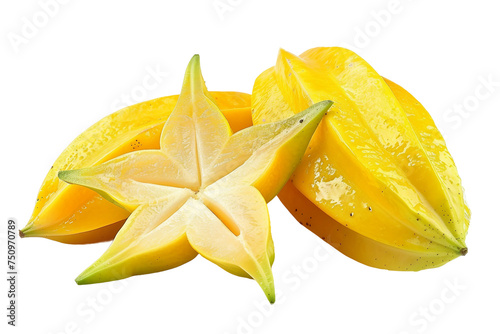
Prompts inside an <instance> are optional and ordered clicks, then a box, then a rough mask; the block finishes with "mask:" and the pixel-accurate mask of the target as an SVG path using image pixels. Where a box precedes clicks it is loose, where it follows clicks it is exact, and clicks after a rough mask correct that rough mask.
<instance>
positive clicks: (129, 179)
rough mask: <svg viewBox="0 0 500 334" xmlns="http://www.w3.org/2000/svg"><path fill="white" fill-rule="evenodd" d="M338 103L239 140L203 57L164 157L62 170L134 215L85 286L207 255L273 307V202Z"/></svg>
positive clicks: (167, 135)
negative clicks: (212, 89)
mask: <svg viewBox="0 0 500 334" xmlns="http://www.w3.org/2000/svg"><path fill="white" fill-rule="evenodd" d="M330 106H331V102H329V101H323V102H320V103H317V104H315V105H313V106H311V107H310V108H308V109H307V110H305V111H303V112H301V113H299V114H297V115H295V116H293V117H291V118H289V119H286V120H283V121H279V122H276V123H270V124H265V125H260V126H254V127H249V128H247V129H244V130H241V131H239V132H237V133H235V134H233V133H232V131H231V127H230V126H229V123H228V121H227V120H226V118H225V117H224V115H223V114H222V113H221V112H220V111H219V109H218V107H217V106H216V104H215V103H214V100H213V98H212V97H211V96H210V94H209V93H208V91H207V90H206V87H205V84H204V81H203V77H202V76H201V70H200V66H199V57H198V56H194V57H193V59H192V60H191V62H190V63H189V65H188V68H187V70H186V75H185V79H184V84H183V88H182V92H181V95H180V97H179V99H178V101H177V104H176V106H175V108H174V110H173V111H172V113H171V114H170V116H169V118H168V120H167V121H166V123H165V125H164V127H163V130H162V132H161V136H160V140H159V143H160V149H155V150H143V151H139V152H132V153H127V154H124V155H121V156H119V157H117V158H114V159H112V160H109V161H108V162H105V163H103V164H100V165H98V166H94V167H89V168H84V169H78V170H70V171H60V172H59V174H58V175H59V178H60V179H62V180H64V181H66V182H68V183H72V184H79V185H82V186H85V187H88V188H91V189H93V190H95V191H97V192H99V193H100V194H101V195H103V196H104V197H105V198H106V199H108V200H109V201H111V202H113V203H115V204H117V205H118V206H120V207H122V208H123V209H125V210H127V211H129V212H131V215H130V217H129V218H128V219H127V221H126V222H125V224H124V225H123V227H122V228H121V229H120V231H119V232H118V234H117V235H116V238H115V240H114V241H113V243H112V244H111V246H110V247H109V249H108V250H107V251H106V252H105V253H104V254H103V255H102V257H101V258H100V259H98V260H97V261H96V262H95V263H94V264H93V265H91V266H90V267H89V268H88V269H87V270H85V271H84V272H83V273H82V274H81V275H80V276H79V277H78V278H77V279H76V281H77V283H78V284H90V283H98V282H106V281H111V280H117V279H122V278H126V277H129V276H132V275H140V274H147V273H152V272H157V271H162V270H167V269H170V268H174V267H176V266H179V265H181V264H183V263H186V262H188V261H190V260H191V259H193V258H194V257H195V256H196V255H197V254H201V255H202V256H203V257H205V258H207V259H208V260H210V261H212V262H214V263H215V264H217V265H219V266H220V267H222V268H223V269H225V270H227V271H228V272H230V273H233V274H235V275H238V276H244V277H252V278H254V279H255V280H256V281H257V283H258V284H259V285H260V286H261V288H262V289H263V290H264V292H265V294H266V296H267V298H268V299H269V301H270V302H271V303H273V302H274V300H275V292H274V281H273V276H272V272H271V264H272V262H273V259H274V247H273V243H272V239H271V231H270V225H269V215H268V212H267V206H266V202H267V201H269V200H271V199H272V198H273V197H274V196H275V195H276V194H277V193H278V192H279V190H280V189H281V188H282V187H283V185H284V184H285V183H286V181H287V180H288V178H289V177H290V176H291V174H292V172H293V169H294V168H295V167H296V166H297V164H298V162H299V160H300V159H301V157H302V156H303V154H304V152H305V149H306V147H307V145H308V143H309V140H310V138H311V136H312V135H313V133H314V131H315V130H316V127H317V126H318V124H319V123H320V121H321V119H322V117H323V116H324V115H325V114H326V111H327V110H328V108H329V107H330Z"/></svg>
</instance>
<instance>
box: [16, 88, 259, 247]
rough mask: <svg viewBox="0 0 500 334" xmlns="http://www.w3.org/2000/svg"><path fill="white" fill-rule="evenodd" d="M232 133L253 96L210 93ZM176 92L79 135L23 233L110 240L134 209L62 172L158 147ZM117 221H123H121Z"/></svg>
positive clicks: (246, 120) (244, 122)
mask: <svg viewBox="0 0 500 334" xmlns="http://www.w3.org/2000/svg"><path fill="white" fill-rule="evenodd" d="M210 94H211V96H212V98H213V100H214V102H215V103H216V104H217V106H218V107H219V108H220V110H221V112H222V113H223V114H224V115H225V116H226V118H227V119H228V121H229V125H230V126H231V129H232V131H234V132H236V131H239V130H241V129H243V128H245V127H248V126H250V125H252V120H251V113H250V95H249V94H245V93H237V92H211V93H210ZM177 100H178V95H175V96H167V97H162V98H158V99H154V100H150V101H146V102H142V103H139V104H136V105H133V106H130V107H127V108H124V109H122V110H119V111H117V112H115V113H114V114H112V115H109V116H107V117H105V118H103V119H102V120H100V121H99V122H97V123H96V124H95V125H93V126H91V127H90V128H89V129H87V130H86V131H85V132H84V133H82V134H81V135H80V136H78V137H77V138H76V139H75V140H74V141H73V142H72V143H71V144H70V145H69V146H68V147H67V148H66V149H65V150H64V152H63V153H62V154H61V155H60V156H59V157H58V158H57V160H56V161H55V162H54V164H53V166H52V168H51V169H50V171H49V173H48V174H47V176H46V178H45V180H44V181H43V184H42V187H41V189H40V191H39V193H38V198H37V202H36V206H35V209H34V211H33V214H32V216H31V218H30V220H29V223H28V224H27V225H26V227H25V228H24V229H22V230H21V236H23V237H45V238H48V239H52V240H56V241H60V242H64V243H70V244H85V243H93V242H100V241H108V240H112V239H113V238H114V236H115V235H116V232H117V231H118V229H119V226H121V225H123V222H124V220H125V219H126V218H127V217H128V216H129V215H130V212H129V211H128V210H126V209H124V208H122V207H120V206H117V205H114V204H112V203H110V202H109V201H106V200H104V199H103V197H102V196H101V195H99V194H98V193H96V192H95V191H93V190H91V189H89V188H85V187H82V186H78V185H70V184H67V183H64V182H60V181H59V179H58V178H57V173H58V172H59V171H60V170H69V169H77V168H86V167H91V166H96V165H98V164H101V163H103V162H106V161H108V160H110V159H113V158H115V157H118V156H120V155H122V154H125V153H129V152H134V151H139V150H148V149H159V148H160V134H161V131H162V128H163V126H164V124H165V121H166V120H167V118H168V116H169V115H170V113H171V112H172V110H173V109H174V107H175V104H176V103H177ZM117 222H120V223H118V224H117Z"/></svg>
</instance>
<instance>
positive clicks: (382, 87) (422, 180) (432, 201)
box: [252, 48, 469, 270]
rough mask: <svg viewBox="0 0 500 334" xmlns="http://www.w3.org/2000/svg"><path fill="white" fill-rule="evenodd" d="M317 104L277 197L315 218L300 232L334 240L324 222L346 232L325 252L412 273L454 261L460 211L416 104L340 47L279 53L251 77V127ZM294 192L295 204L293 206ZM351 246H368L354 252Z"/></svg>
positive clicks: (461, 247)
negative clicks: (326, 102)
mask: <svg viewBox="0 0 500 334" xmlns="http://www.w3.org/2000/svg"><path fill="white" fill-rule="evenodd" d="M391 88H392V89H393V91H394V92H393V91H391ZM325 98H328V99H331V100H332V101H333V102H334V105H333V106H332V108H331V109H330V111H329V114H328V116H326V117H325V118H324V120H323V121H322V123H321V124H320V126H319V127H318V129H317V131H316V133H315V135H314V136H313V138H312V140H311V142H310V145H309V148H308V150H307V152H306V155H305V156H304V158H303V160H302V162H301V163H300V165H299V167H298V168H297V169H296V170H295V172H294V174H293V176H292V178H291V182H290V184H288V185H287V186H286V187H285V188H284V190H283V191H282V194H280V198H281V199H282V201H283V198H285V200H284V201H283V202H284V204H285V206H287V207H288V209H289V210H290V211H291V212H292V214H294V215H296V214H295V209H297V212H300V211H303V212H302V214H304V215H306V214H307V212H309V211H313V208H312V207H311V205H313V206H314V207H316V209H317V210H320V211H322V212H323V215H318V214H314V216H319V217H320V218H317V219H316V220H314V222H308V223H307V225H306V227H308V228H310V229H311V230H313V231H315V233H317V234H318V235H319V236H320V237H324V238H325V239H328V238H329V239H330V240H334V239H335V238H333V237H332V236H331V232H327V231H325V230H324V229H327V230H329V231H332V230H330V229H329V227H330V226H335V224H334V223H332V221H333V222H335V223H337V224H339V223H340V224H341V225H342V226H343V228H344V229H349V230H350V231H351V233H349V235H351V237H349V238H346V239H345V240H344V242H342V245H343V247H342V249H340V247H339V244H340V243H336V242H332V244H333V246H335V247H336V248H338V249H339V250H341V251H343V252H344V253H346V254H347V255H348V256H351V257H353V258H355V259H357V260H358V261H360V262H363V263H365V264H368V265H371V266H377V267H379V268H380V267H382V268H387V266H388V267H390V268H387V269H393V270H419V269H425V268H430V267H433V266H438V265H441V264H443V263H444V262H447V261H449V260H451V259H453V258H455V257H457V256H459V255H461V254H462V253H463V252H464V251H465V250H466V247H465V244H464V240H465V234H466V229H467V226H468V219H469V217H468V215H467V212H468V208H467V207H466V206H465V204H464V202H463V191H461V185H460V178H459V177H458V173H457V172H456V167H455V166H454V163H453V160H452V159H451V156H450V155H449V153H448V151H447V150H446V147H445V145H444V141H443V139H442V137H441V135H440V134H439V131H438V130H437V129H436V127H435V125H434V123H433V122H432V119H431V118H430V116H429V115H428V113H427V112H426V111H425V109H424V108H423V107H422V106H421V105H420V104H419V103H418V101H416V100H415V99H414V98H413V97H412V96H411V95H410V94H409V93H407V92H406V91H404V90H403V89H401V88H400V87H399V86H396V85H395V84H393V83H390V82H388V83H386V82H385V81H384V79H383V78H382V77H380V76H379V75H378V74H377V73H376V72H375V71H374V70H373V69H372V68H371V67H370V66H369V65H368V64H366V63H365V62H364V61H363V60H362V59H361V58H360V57H359V56H357V55H355V54H354V53H352V52H350V51H348V50H345V49H341V48H316V49H311V50H309V51H306V52H305V53H303V54H302V55H301V56H300V57H296V56H294V55H292V54H290V53H288V52H286V51H284V50H282V51H280V55H279V57H278V61H277V64H276V66H275V67H273V68H270V69H268V70H267V71H265V72H264V73H262V74H261V75H260V76H259V78H257V80H256V83H255V85H254V90H253V95H252V110H253V114H252V117H253V120H254V122H255V123H256V124H260V123H265V122H268V121H275V120H276V119H281V118H282V117H289V115H290V114H293V113H295V112H297V111H298V110H300V109H301V108H304V107H305V106H307V105H309V104H310V103H313V102H315V101H317V100H321V99H325ZM273 106H279V108H278V107H277V108H273ZM450 184H452V185H454V186H453V187H448V185H450ZM448 188H449V189H448ZM295 191H298V192H299V193H300V194H301V195H302V197H300V200H299V199H297V200H296V201H293V200H292V195H290V193H293V194H295V195H297V193H296V192H295ZM297 197H298V196H297ZM450 208H451V209H450ZM311 216H312V215H310V216H309V217H311ZM326 217H331V218H330V219H327V218H326ZM296 218H297V217H296ZM338 222H339V223H338ZM311 224H312V225H313V226H315V228H314V229H313V228H312V227H311ZM318 225H319V226H322V227H318ZM339 230H340V229H339ZM333 231H336V228H335V229H334V230H333ZM339 233H340V232H339ZM356 235H357V236H362V237H363V238H361V237H357V238H354V237H352V236H356ZM351 239H352V241H351ZM359 240H364V241H363V242H361V244H365V245H366V244H367V242H366V240H370V245H369V246H366V247H358V246H359V243H360V242H359ZM373 242H374V243H373ZM375 244H379V245H380V247H381V245H384V252H387V254H389V255H386V256H385V259H386V260H387V261H385V263H382V262H383V261H380V262H379V263H374V262H373V261H371V260H369V259H368V258H367V256H366V254H365V253H366V252H367V250H369V249H373V248H374V245H375ZM354 245H356V246H354ZM380 247H379V248H380ZM347 248H349V249H351V251H347V250H346V249H347ZM356 248H359V251H358V252H355V251H352V250H354V249H356ZM389 250H390V251H389ZM353 252H354V253H353ZM401 252H404V253H405V255H404V256H402V255H401ZM368 253H369V252H368ZM410 253H411V254H420V255H421V258H420V259H419V260H417V259H418V258H419V257H418V256H413V255H412V256H408V254H410ZM349 254H350V255H349ZM392 256H394V257H395V258H399V259H400V262H399V263H398V261H392V260H391V261H392V262H391V261H389V260H390V259H392ZM435 256H438V257H439V258H440V260H436V259H434V258H433V257H435ZM422 258H423V260H422ZM431 258H432V259H431ZM427 259H430V260H429V261H427ZM379 260H380V259H379ZM418 261H419V262H418ZM438 262H439V264H438Z"/></svg>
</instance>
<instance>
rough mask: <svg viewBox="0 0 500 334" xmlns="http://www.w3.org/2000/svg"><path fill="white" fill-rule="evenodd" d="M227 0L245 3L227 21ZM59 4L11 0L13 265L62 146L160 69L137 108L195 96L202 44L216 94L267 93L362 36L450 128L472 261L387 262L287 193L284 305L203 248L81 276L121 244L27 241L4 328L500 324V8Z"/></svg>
mask: <svg viewBox="0 0 500 334" xmlns="http://www.w3.org/2000/svg"><path fill="white" fill-rule="evenodd" d="M47 1H48V0H42V3H45V2H47ZM61 2H62V0H61ZM214 4H219V5H220V6H223V5H224V4H226V6H229V7H226V11H225V12H223V13H221V12H218V11H217V10H216V9H215V7H214ZM221 4H222V5H221ZM394 4H395V5H394ZM52 9H53V11H54V13H53V15H52V17H50V18H49V19H48V20H47V22H44V21H43V18H44V14H40V12H41V11H43V9H42V7H41V5H40V2H38V1H35V0H25V1H2V3H1V5H0V22H1V23H0V25H1V35H0V36H1V39H0V45H1V50H2V51H1V61H0V91H1V95H0V96H1V98H0V111H1V121H0V126H1V136H2V138H1V141H0V143H1V160H0V168H1V173H0V177H1V182H2V183H1V202H0V203H1V206H0V207H1V217H0V219H1V221H2V225H1V226H3V227H2V231H1V232H2V236H3V239H2V245H1V248H2V252H1V254H2V255H1V256H2V259H1V261H0V263H1V267H2V272H4V270H5V269H4V268H5V265H4V261H5V257H6V255H5V249H6V246H5V231H6V228H5V224H6V222H7V219H8V218H10V217H14V218H16V219H17V221H18V223H19V225H20V226H19V227H22V226H24V225H25V223H26V222H27V220H28V218H29V216H30V214H31V210H32V208H33V206H34V202H35V199H36V194H37V191H38V188H39V186H40V184H41V182H42V180H43V178H44V176H45V174H46V172H47V171H48V169H49V168H50V166H51V165H52V162H53V161H54V160H55V159H56V158H57V156H58V155H59V153H60V152H61V151H62V150H63V149H64V148H65V147H66V145H67V144H69V143H70V141H71V140H72V139H73V138H74V137H76V135H77V134H79V133H80V132H82V131H83V130H85V129H86V128H87V127H88V126H90V125H91V124H93V123H94V122H96V121H97V120H99V119H100V118H102V117H104V116H106V115H107V114H109V113H111V112H113V111H115V110H116V109H117V108H119V107H121V106H123V105H124V102H123V101H122V98H121V96H122V95H123V94H131V93H132V92H137V91H139V90H140V87H141V85H142V81H143V79H144V78H145V77H146V76H147V75H148V71H151V70H157V71H158V70H159V71H160V72H168V74H162V75H161V76H160V77H159V80H158V85H157V87H156V88H155V89H150V90H148V91H147V92H146V94H143V96H139V97H138V96H135V99H134V100H133V101H132V102H139V101H142V100H148V99H151V98H155V97H160V96H165V95H171V94H177V93H178V92H179V90H180V86H181V81H182V75H183V72H184V69H185V66H186V64H187V62H188V61H189V59H190V57H191V56H192V55H193V54H195V53H199V54H200V55H201V62H202V69H203V74H204V77H205V79H206V82H207V85H208V88H209V89H210V90H238V91H244V92H251V89H252V85H253V80H254V79H255V78H256V77H257V75H258V74H259V73H260V72H262V71H263V70H264V69H266V68H268V67H270V66H272V65H273V64H274V62H275V59H276V56H277V52H278V49H279V48H280V47H282V48H284V49H286V50H289V51H291V52H293V53H295V54H300V53H301V52H303V51H305V50H306V49H308V48H311V47H316V46H335V45H343V46H348V47H350V48H351V49H353V50H354V51H356V52H358V53H359V54H360V55H361V56H362V57H364V58H365V59H366V60H367V61H368V62H369V63H370V64H371V65H372V66H373V67H374V68H375V69H376V70H377V71H378V72H379V73H380V74H382V75H384V76H385V77H388V78H390V79H391V80H393V81H395V82H397V83H399V84H400V85H402V86H403V87H405V88H406V89H408V90H409V91H410V92H411V93H412V94H414V95H415V96H416V97H417V98H418V99H419V100H420V101H421V102H422V103H423V104H424V106H426V107H427V109H428V110H429V111H430V113H431V114H432V116H433V117H434V119H435V120H436V122H437V123H438V125H439V127H440V129H441V130H442V132H443V133H444V135H445V137H446V138H447V144H448V147H449V149H450V151H451V153H452V155H453V157H454V159H455V162H456V164H457V166H458V169H459V172H460V175H461V177H462V179H463V184H464V187H465V190H466V196H467V200H468V203H469V205H470V207H471V209H472V221H471V225H470V230H469V235H468V238H467V245H468V247H469V254H468V255H467V256H466V257H462V258H459V259H456V260H454V261H452V262H450V263H449V264H447V265H445V266H444V267H442V268H438V269H432V270H427V271H423V272H417V273H413V272H389V271H384V270H378V269H372V268H369V267H366V266H364V265H361V264H359V263H357V262H355V261H353V260H350V259H348V258H346V257H345V256H343V255H342V254H340V253H339V252H337V251H335V250H334V249H333V248H331V247H329V246H328V245H326V244H324V243H322V241H321V240H319V239H318V238H317V237H316V236H314V235H313V234H312V233H310V232H309V231H308V230H306V229H305V228H304V227H302V226H301V225H300V224H298V223H297V222H296V221H295V220H294V219H293V218H292V217H291V215H290V214H288V212H287V211H286V210H285V209H284V208H283V207H282V206H281V204H280V202H279V201H278V200H274V201H272V202H271V204H270V212H271V219H272V232H273V236H274V240H275V247H276V262H275V264H274V267H273V271H274V275H275V280H276V288H277V290H278V291H279V293H278V300H277V303H276V304H275V305H274V306H273V307H272V308H270V307H269V306H268V304H267V302H266V300H265V296H264V294H263V293H262V291H261V290H260V288H259V287H258V285H257V284H256V283H255V282H253V281H251V280H246V279H243V278H238V277H236V276H232V275H230V274H228V273H226V272H225V271H223V270H221V269H220V268H219V267H217V266H215V265H213V264H212V263H210V262H208V261H207V260H205V259H203V258H202V257H198V258H196V259H195V260H194V261H192V262H190V263H188V264H186V265H184V266H181V267H179V268H177V269H174V270H171V271H167V272H162V273H158V274H153V275H146V276H141V277H133V278H130V279H127V280H125V281H122V283H116V284H99V285H90V286H77V285H76V284H75V283H74V281H73V280H74V278H75V277H76V276H77V275H78V274H79V273H80V272H81V271H82V270H83V269H85V268H86V267H87V266H88V265H89V264H91V263H92V262H93V261H94V260H95V259H97V258H98V257H99V255H100V254H101V253H103V251H104V250H105V249H106V248H107V246H108V245H107V244H106V243H102V244H95V245H84V246H72V245H65V244H61V243H57V242H53V241H49V240H44V239H37V238H33V239H23V240H20V241H19V257H20V269H19V272H20V277H19V286H18V289H19V299H18V303H19V310H18V311H19V312H18V327H16V328H11V327H10V326H7V325H6V317H5V315H4V314H5V313H6V310H5V307H6V306H5V307H4V305H6V303H7V298H6V291H7V286H6V284H5V280H4V279H2V284H0V289H1V291H0V295H1V296H2V299H1V302H0V304H1V305H2V306H1V309H2V310H3V311H2V312H1V313H2V314H0V319H3V320H2V325H1V326H2V327H3V328H7V330H8V331H7V332H8V333H44V334H48V333H53V334H55V333H110V332H113V333H134V332H141V333H221V334H224V333H231V334H232V333H305V332H308V333H364V332H370V333H385V334H387V333H389V334H392V333H394V334H403V333H408V334H413V333H471V332H477V331H483V332H486V331H487V332H488V333H490V332H491V333H493V332H497V331H498V327H499V326H498V321H497V319H498V314H499V311H500V307H499V306H498V300H499V298H500V292H499V287H498V282H499V279H500V275H499V272H498V269H497V267H498V255H497V253H496V252H497V250H498V238H499V235H500V222H499V214H498V209H499V207H500V196H499V189H500V182H499V178H498V158H497V157H498V151H499V149H498V144H499V143H500V141H499V139H500V135H499V133H500V130H499V124H500V116H499V106H500V83H499V82H500V66H499V64H498V62H499V59H500V44H499V36H498V35H499V32H500V19H499V17H498V13H499V9H500V8H499V6H497V2H496V1H491V0H489V1H488V0H475V1H457V0H453V1H452V0H446V1H443V0H442V1H431V0H421V1H410V0H400V1H396V2H394V1H392V2H391V1H390V0H376V1H373V0H372V1H368V0H366V1H312V0H308V1H290V0H287V1H265V0H221V1H216V2H214V1H213V0H204V1H201V0H200V1H180V0H179V1H144V0H143V1H124V0H120V1H118V0H113V1H95V0H94V1H76V0H74V1H68V2H67V3H65V4H59V5H58V9H57V10H54V8H52ZM42 13H43V12H42ZM387 13H390V14H389V15H387ZM34 17H35V18H34ZM377 17H378V19H377ZM26 20H27V21H29V22H35V23H36V24H38V25H39V28H37V31H35V32H32V34H31V36H25V37H26V39H25V40H23V42H22V44H20V45H17V46H15V45H14V44H15V43H14V44H13V43H12V42H11V41H10V40H9V38H10V39H12V38H13V36H14V35H17V36H21V37H22V36H23V35H22V34H23V26H25V25H26V24H27V23H26ZM25 33H26V31H25ZM23 38H24V37H23ZM487 80H491V81H493V82H494V83H495V84H494V85H492V86H491V87H490V86H488V85H485V84H484V81H487ZM138 87H139V88H138ZM488 88H489V89H490V91H488ZM477 90H479V91H480V92H481V93H483V94H482V95H481V96H480V97H479V98H478V97H477V96H476V91H477ZM485 92H489V94H485ZM136 95H137V94H136ZM484 95H487V96H484ZM125 104H126V102H125ZM460 108H461V109H463V110H464V112H463V113H462V114H460V113H459V111H458V110H459V109H460ZM325 250H331V252H329V253H326V252H325ZM299 272H300V273H299ZM2 277H4V276H2ZM123 284H125V285H123ZM449 285H458V287H456V288H455V289H456V290H454V291H452V290H449V288H448V286H449ZM443 293H445V294H446V297H448V298H445V300H443V299H442V298H443V297H442V294H443ZM425 314H427V315H425ZM2 333H5V332H4V329H2Z"/></svg>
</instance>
